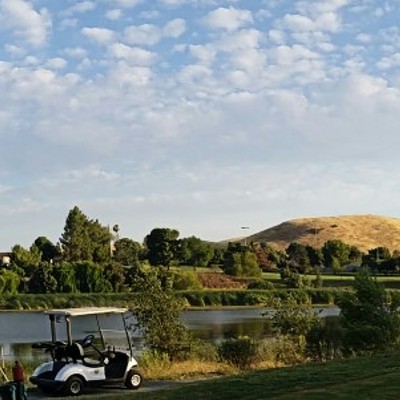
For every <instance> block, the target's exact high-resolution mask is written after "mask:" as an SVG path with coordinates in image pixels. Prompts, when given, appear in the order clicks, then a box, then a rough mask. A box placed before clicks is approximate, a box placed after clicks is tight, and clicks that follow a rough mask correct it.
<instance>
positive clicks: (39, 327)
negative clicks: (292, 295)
mask: <svg viewBox="0 0 400 400" xmlns="http://www.w3.org/2000/svg"><path fill="white" fill-rule="evenodd" d="M318 310H322V313H321V315H323V316H331V315H332V316H334V315H338V314H339V310H338V309H337V308H321V309H318ZM266 311H268V310H267V309H254V308H241V309H229V310H196V311H185V312H184V313H183V314H182V321H183V323H184V324H185V325H186V326H187V328H188V329H189V330H191V331H192V332H193V334H194V335H195V336H197V337H199V338H202V339H207V340H213V341H218V340H221V339H223V338H228V337H232V336H237V335H248V336H250V337H254V338H260V337H262V336H263V334H264V331H265V317H263V313H265V312H266ZM131 322H133V320H132V321H131ZM101 326H102V328H103V329H105V330H106V333H105V337H106V341H107V338H112V339H113V341H118V339H121V341H122V340H123V335H122V336H121V334H120V333H117V332H116V330H122V328H123V323H122V320H121V317H120V316H118V315H113V316H102V317H101ZM72 327H73V332H72V334H73V337H74V338H83V337H84V336H86V335H88V334H89V333H96V332H94V331H96V320H95V318H94V317H93V316H85V317H76V318H74V319H73V322H72ZM64 329H65V325H64V324H57V339H59V340H65V339H66V334H65V331H64ZM49 340H50V324H49V319H48V316H47V315H45V314H43V313H42V312H1V313H0V348H1V347H2V348H3V354H4V358H5V359H9V358H20V359H32V358H39V357H43V351H42V350H37V349H32V347H31V345H32V343H35V342H41V341H49ZM134 344H135V347H136V348H137V349H138V350H140V348H141V342H140V335H139V334H138V333H136V334H135V333H134Z"/></svg>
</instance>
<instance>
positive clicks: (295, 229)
mask: <svg viewBox="0 0 400 400" xmlns="http://www.w3.org/2000/svg"><path fill="white" fill-rule="evenodd" d="M331 239H340V240H342V241H343V242H345V243H347V244H350V245H354V246H356V247H358V248H359V249H360V250H362V251H367V250H369V249H373V248H376V247H379V246H383V247H387V248H389V249H390V250H391V251H394V250H400V218H389V217H382V216H376V215H348V216H338V217H318V218H301V219H293V220H291V221H287V222H283V223H282V224H279V225H276V226H274V227H272V228H269V229H266V230H264V231H261V232H258V233H256V234H254V235H251V236H249V237H248V240H256V241H259V242H269V243H271V244H274V245H276V246H277V247H278V248H280V249H285V248H286V247H287V246H288V245H289V244H290V243H292V242H298V243H301V244H304V245H311V246H313V247H321V246H323V244H324V243H325V242H326V241H327V240H331Z"/></svg>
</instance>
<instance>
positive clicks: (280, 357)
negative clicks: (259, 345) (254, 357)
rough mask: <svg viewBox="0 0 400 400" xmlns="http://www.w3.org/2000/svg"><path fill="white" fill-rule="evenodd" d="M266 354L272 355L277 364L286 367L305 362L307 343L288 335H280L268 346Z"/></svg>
mask: <svg viewBox="0 0 400 400" xmlns="http://www.w3.org/2000/svg"><path fill="white" fill-rule="evenodd" d="M264 352H269V353H270V358H272V359H273V360H274V361H275V362H277V363H280V364H285V365H293V364H298V363H300V362H302V361H304V352H305V341H304V340H298V338H293V337H291V336H288V335H279V336H277V337H276V338H274V339H271V340H269V341H268V343H267V344H266V349H264Z"/></svg>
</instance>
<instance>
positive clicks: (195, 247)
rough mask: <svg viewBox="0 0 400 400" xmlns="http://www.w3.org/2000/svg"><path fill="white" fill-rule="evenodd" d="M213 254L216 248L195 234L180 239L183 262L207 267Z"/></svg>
mask: <svg viewBox="0 0 400 400" xmlns="http://www.w3.org/2000/svg"><path fill="white" fill-rule="evenodd" d="M213 255H214V249H213V248H212V247H211V246H210V245H209V244H208V243H207V242H204V241H203V240H201V239H199V238H197V237H195V236H191V237H188V238H184V239H182V240H181V241H180V258H181V262H182V263H183V264H187V265H192V266H193V267H207V265H208V263H209V262H210V260H211V259H212V257H213Z"/></svg>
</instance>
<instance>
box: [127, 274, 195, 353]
mask: <svg viewBox="0 0 400 400" xmlns="http://www.w3.org/2000/svg"><path fill="white" fill-rule="evenodd" d="M171 281H172V279H170V278H169V277H168V273H167V276H166V274H165V272H163V271H160V270H159V269H158V268H154V269H151V270H150V271H148V272H147V273H141V274H137V275H136V278H135V281H134V284H133V290H134V291H136V292H138V293H140V295H139V296H138V297H137V303H136V308H135V310H134V312H135V317H136V320H137V327H138V328H139V329H140V331H141V332H142V333H143V336H144V340H145V344H146V345H147V347H148V348H149V349H151V350H153V351H156V352H158V353H161V354H166V355H167V356H168V357H169V358H170V359H172V360H174V359H177V358H180V357H183V356H184V355H185V354H186V353H188V352H189V351H190V345H191V340H192V339H191V336H190V334H189V332H188V331H187V329H186V328H185V326H184V325H183V323H182V322H181V320H180V316H181V313H182V311H183V306H184V305H183V303H182V300H181V299H180V298H179V297H177V296H176V294H175V293H174V291H173V290H172V282H171Z"/></svg>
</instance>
